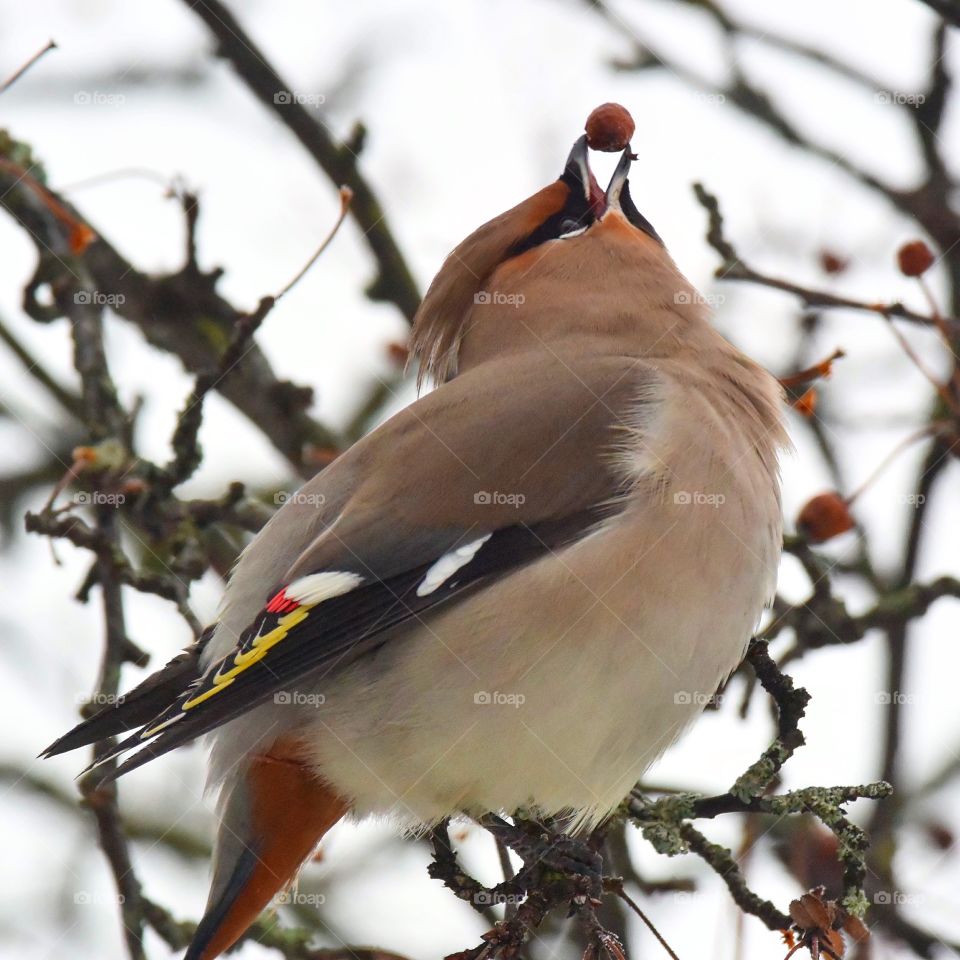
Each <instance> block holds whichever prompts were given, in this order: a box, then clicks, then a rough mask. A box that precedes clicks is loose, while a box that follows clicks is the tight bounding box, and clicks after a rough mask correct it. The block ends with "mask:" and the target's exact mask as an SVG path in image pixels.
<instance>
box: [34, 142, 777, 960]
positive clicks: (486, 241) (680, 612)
mask: <svg viewBox="0 0 960 960" xmlns="http://www.w3.org/2000/svg"><path fill="white" fill-rule="evenodd" d="M631 159H632V156H631V152H630V147H629V145H628V146H627V148H626V149H625V150H624V152H623V156H622V158H621V160H620V163H619V165H618V167H617V169H616V172H615V173H614V175H613V179H612V180H611V183H610V185H609V187H608V188H607V190H606V192H605V193H604V192H603V191H601V190H600V188H599V187H598V186H597V183H596V180H595V179H594V177H593V175H592V173H591V172H590V169H589V165H588V159H587V142H586V138H585V137H581V138H580V139H579V140H578V141H577V142H576V144H575V145H574V147H573V150H572V152H571V154H570V157H569V159H568V161H567V165H566V168H565V169H564V171H563V173H562V175H561V176H560V178H559V179H558V180H557V181H556V182H554V183H552V184H550V185H549V186H547V187H545V188H544V189H543V190H541V191H540V192H539V193H535V194H534V195H533V196H532V197H530V198H529V199H527V200H525V201H523V203H521V204H519V205H518V206H516V207H514V208H513V209H512V210H509V211H507V212H506V213H504V214H502V215H501V216H499V217H497V218H495V219H494V220H491V221H490V222H489V223H487V224H485V225H484V226H482V227H480V229H479V230H477V231H476V232H474V233H473V234H471V235H470V236H469V237H468V238H467V239H466V240H464V241H463V243H461V244H460V245H459V246H458V247H457V248H456V249H455V250H454V251H453V253H452V254H450V256H449V257H448V258H447V260H446V261H445V263H444V264H443V266H442V268H441V269H440V272H439V274H438V275H437V277H436V279H435V280H434V281H433V283H432V284H431V286H430V289H429V291H428V292H427V295H426V297H425V298H424V300H423V303H422V304H421V306H420V310H419V312H418V314H417V318H416V321H415V324H414V329H413V341H412V342H413V352H414V356H416V357H417V358H418V359H419V361H420V365H421V366H420V373H421V376H430V377H432V378H433V379H435V380H436V381H437V382H438V383H439V384H440V386H439V388H438V389H436V390H435V391H433V392H432V393H429V394H427V395H426V396H424V397H422V398H421V399H419V400H417V401H416V402H415V403H413V404H411V405H410V406H409V407H407V408H406V409H405V410H403V411H401V412H400V413H398V414H397V415H396V416H394V417H393V418H392V419H390V420H389V421H387V422H386V423H385V424H383V425H382V426H381V427H379V428H378V429H377V430H375V431H374V432H373V433H371V434H370V435H369V436H367V437H365V438H364V439H363V440H361V441H360V442H358V443H357V444H356V445H355V446H353V447H352V448H351V449H350V450H348V451H347V452H346V453H345V454H343V455H342V456H341V457H340V458H339V459H337V460H336V461H334V463H333V464H332V465H331V466H329V467H327V468H326V469H325V470H324V471H323V472H322V473H321V474H320V475H318V476H317V477H315V478H314V479H313V480H311V481H310V482H309V483H307V484H306V486H305V487H304V488H303V490H302V491H301V493H300V494H299V495H297V496H293V497H291V498H290V499H289V501H288V502H287V503H285V504H284V506H283V507H282V509H280V510H279V511H278V512H277V514H276V515H275V516H274V517H273V518H272V519H271V521H270V522H269V523H268V524H267V525H266V527H264V529H263V530H262V531H261V533H260V534H259V535H258V536H257V537H256V538H255V539H254V541H253V542H252V543H251V544H250V546H249V547H248V548H247V549H246V550H245V551H244V553H243V555H242V557H241V559H240V561H239V563H238V565H237V568H236V570H235V572H234V574H233V576H232V578H231V580H230V584H229V586H228V588H227V591H226V595H225V597H224V601H223V605H222V612H221V615H220V619H219V620H218V622H217V623H216V624H215V625H214V626H213V627H212V628H211V629H210V630H208V631H207V634H205V637H204V639H203V640H201V641H200V642H199V643H198V644H197V645H196V646H195V647H194V648H192V649H191V650H188V651H187V652H186V653H184V654H182V655H181V656H180V657H179V658H177V659H176V660H174V661H172V662H171V663H170V664H168V666H167V667H166V668H165V669H164V670H163V671H160V672H159V673H158V674H155V675H154V676H153V677H151V678H150V679H148V680H147V681H146V682H145V683H143V684H142V685H141V686H140V687H138V688H137V689H136V690H134V691H133V692H132V693H131V694H129V695H128V696H127V697H126V698H125V699H124V700H123V702H122V703H120V704H118V705H116V706H111V707H108V708H106V709H104V710H103V711H101V712H100V713H99V714H97V715H96V716H94V717H92V718H91V719H89V720H87V721H86V722H84V723H82V724H80V725H79V726H78V727H77V728H75V729H74V730H72V731H71V732H70V733H68V734H66V735H65V736H64V737H62V738H61V739H60V740H58V741H57V742H56V743H54V744H52V745H51V746H50V747H49V748H48V749H47V751H46V753H47V754H48V755H53V754H57V753H62V752H63V751H66V750H71V749H73V748H75V747H78V746H81V745H84V744H89V743H93V742H96V741H99V740H101V739H104V738H106V737H111V736H114V735H118V734H123V733H127V734H128V736H127V737H126V738H125V739H123V740H122V741H121V742H120V743H119V744H118V745H117V746H116V747H114V748H113V749H112V750H111V751H110V752H109V753H108V754H107V756H108V757H112V756H117V755H119V754H121V753H124V752H126V751H128V750H131V749H132V748H135V747H139V748H140V749H139V750H138V751H137V752H136V753H134V754H132V755H131V756H130V757H128V758H127V759H126V760H125V761H123V762H122V763H121V764H120V765H119V767H118V768H117V770H116V772H112V771H111V772H108V774H107V776H110V777H112V776H115V775H119V774H121V773H124V772H126V771H128V770H132V769H134V768H135V767H138V766H140V765H141V764H143V763H145V762H146V761H147V760H150V759H152V758H154V757H156V756H159V755H160V754H163V753H166V752H167V751H168V750H171V749H172V748H174V747H176V746H179V745H180V744H182V743H186V742H188V741H191V740H194V739H195V738H196V737H198V736H200V735H201V734H207V733H212V737H211V739H212V757H211V773H210V783H211V784H212V785H214V786H215V787H218V788H219V791H220V794H219V806H218V811H219V818H220V829H219V833H218V836H217V842H216V854H215V860H214V869H213V881H212V886H211V891H210V897H209V901H208V903H207V908H206V913H205V915H204V917H203V920H202V922H201V923H200V926H199V929H198V930H197V933H196V936H195V938H194V941H193V943H192V945H191V947H190V949H189V950H188V952H187V958H189V960H211V958H213V957H216V956H218V955H219V954H220V953H221V952H222V951H224V950H226V949H227V948H228V947H229V946H230V945H231V944H232V943H234V942H235V941H236V940H237V938H238V937H239V936H240V935H241V934H242V933H243V931H244V930H245V929H246V928H247V927H248V926H249V925H250V924H251V923H252V922H253V920H254V919H255V918H256V917H257V915H258V914H259V913H260V911H261V910H262V909H263V908H264V907H266V906H267V905H268V904H269V903H270V901H271V899H272V898H273V897H274V896H275V894H276V893H277V892H278V891H279V890H280V889H281V888H283V887H284V886H285V885H286V884H287V883H289V882H290V881H291V879H292V878H293V877H294V876H295V874H296V872H297V870H298V868H299V867H300V865H301V864H302V863H303V862H304V860H305V859H307V857H309V855H310V854H311V853H312V851H313V850H314V849H315V847H316V845H317V843H318V842H319V840H320V838H321V837H322V836H323V835H324V833H325V832H326V831H327V830H328V829H329V828H330V827H331V826H332V825H333V824H335V823H337V821H339V820H340V819H341V818H343V817H345V816H350V817H354V818H362V817H365V816H367V815H368V814H371V813H379V814H388V815H391V816H393V817H394V818H395V819H396V820H398V821H400V822H401V823H403V824H404V825H407V826H413V827H422V826H424V825H430V824H434V823H436V822H438V821H440V820H441V819H442V818H445V817H448V816H454V815H457V814H467V815H473V816H477V815H481V814H483V813H485V812H488V811H500V812H505V813H507V814H509V813H511V812H512V811H514V810H516V809H518V808H521V807H525V808H527V809H532V810H534V811H538V812H540V813H541V814H543V815H552V814H566V815H569V816H570V820H569V821H568V822H569V823H570V829H571V830H577V829H580V828H583V827H588V826H590V825H594V824H597V823H598V822H599V821H601V820H602V819H603V818H604V817H605V816H606V815H608V814H609V813H610V812H611V811H613V810H614V808H615V807H616V806H617V805H618V804H619V802H620V801H621V800H622V799H623V798H624V796H625V795H626V794H627V793H628V792H629V790H630V789H631V787H632V786H633V785H634V784H635V783H636V781H637V780H638V779H639V778H640V776H641V774H642V773H643V772H644V770H645V769H646V768H647V767H648V766H649V765H650V763H651V762H652V761H653V760H654V759H656V758H657V756H659V754H660V753H661V752H662V751H663V750H664V748H665V747H667V746H668V745H669V744H670V743H671V742H672V741H673V740H674V739H675V738H676V737H677V736H678V735H679V734H680V732H681V731H682V730H683V729H684V727H686V726H687V724H688V723H689V722H690V721H691V719H692V718H693V717H694V715H695V714H696V713H697V712H698V711H699V709H700V706H699V705H700V704H702V703H703V702H704V700H705V698H707V697H709V696H710V695H711V694H712V693H714V691H715V690H716V689H717V686H718V685H719V684H720V683H721V682H722V681H723V680H724V678H725V677H727V675H728V674H729V673H730V671H731V670H733V669H734V667H736V665H737V664H738V662H739V661H740V659H741V657H742V656H743V653H744V649H745V645H746V643H747V641H748V639H749V637H750V635H751V631H752V630H753V628H754V627H755V625H756V623H757V620H758V618H759V616H760V613H761V610H762V608H763V605H764V603H765V601H766V600H767V599H768V598H769V597H770V596H771V595H772V592H773V589H774V583H775V576H776V570H777V563H778V558H779V554H780V539H781V527H780V501H779V483H778V470H777V451H778V448H779V447H781V446H782V445H783V444H784V442H785V437H784V431H783V425H782V422H781V397H780V390H779V387H778V385H777V383H776V381H775V380H774V379H773V377H771V376H770V375H769V374H767V373H766V372H765V371H764V370H762V369H761V368H760V367H759V366H757V365H756V364H755V363H753V362H751V361H750V360H749V359H747V357H745V356H744V355H743V354H742V353H740V352H739V351H738V350H737V349H735V348H734V347H733V346H731V345H730V344H729V343H728V342H727V341H726V340H724V339H723V338H722V337H721V336H720V335H719V334H718V333H717V332H716V331H715V330H714V329H713V327H712V326H711V325H710V322H709V319H708V315H707V314H708V311H707V308H706V307H705V305H704V301H703V298H702V297H700V296H699V295H698V294H697V293H696V291H695V290H694V289H693V287H691V285H690V284H689V283H688V282H687V280H686V279H685V278H684V277H683V276H682V275H681V274H680V273H679V271H678V270H677V267H676V266H675V264H674V263H673V261H672V260H671V258H670V256H669V254H668V253H667V251H666V250H665V249H664V246H663V243H662V241H661V240H660V238H659V237H658V236H657V233H656V232H655V231H654V229H653V227H652V226H651V225H650V224H649V223H648V222H647V221H646V220H645V219H644V218H643V217H642V216H641V215H640V213H639V212H638V210H637V208H636V207H635V206H634V203H633V201H632V200H631V198H630V193H629V189H628V185H627V173H628V171H629V168H630V162H631Z"/></svg>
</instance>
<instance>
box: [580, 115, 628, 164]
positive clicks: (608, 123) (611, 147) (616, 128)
mask: <svg viewBox="0 0 960 960" xmlns="http://www.w3.org/2000/svg"><path fill="white" fill-rule="evenodd" d="M585 129H586V131H587V146H589V147H590V148H591V149H592V150H600V151H602V152H604V153H616V152H617V151H618V150H622V149H623V148H624V147H625V146H626V145H627V144H628V143H629V142H630V138H631V137H632V136H633V131H634V130H635V129H636V128H635V126H634V123H633V117H631V116H630V112H629V111H628V110H627V108H626V107H622V106H620V104H619V103H603V104H601V105H600V106H599V107H597V109H596V110H594V111H593V113H591V114H590V116H589V117H587V125H586V128H585Z"/></svg>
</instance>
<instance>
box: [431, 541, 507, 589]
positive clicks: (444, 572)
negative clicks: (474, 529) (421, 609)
mask: <svg viewBox="0 0 960 960" xmlns="http://www.w3.org/2000/svg"><path fill="white" fill-rule="evenodd" d="M491 536H493V534H490V533H488V534H487V535H486V536H484V537H480V539H479V540H474V541H473V542H472V543H465V544H464V545H463V546H462V547H457V549H456V550H451V551H450V552H449V553H445V554H444V555H443V556H442V557H441V558H440V559H439V560H438V561H437V562H436V563H435V564H434V565H433V566H432V567H431V568H430V569H429V570H428V571H427V572H426V575H425V576H424V578H423V580H422V581H421V582H420V586H419V587H417V596H418V597H425V596H427V595H428V594H431V593H433V591H434V590H436V589H437V587H439V586H442V585H443V583H444V582H445V581H447V580H449V579H450V577H452V576H453V575H454V574H455V573H456V572H457V571H458V570H459V569H460V568H461V567H463V566H466V565H467V564H468V563H469V562H470V561H471V560H472V559H473V558H474V557H475V556H476V554H477V551H478V550H479V549H480V548H481V547H482V546H483V545H484V544H485V543H486V542H487V541H488V540H489V539H490V537H491Z"/></svg>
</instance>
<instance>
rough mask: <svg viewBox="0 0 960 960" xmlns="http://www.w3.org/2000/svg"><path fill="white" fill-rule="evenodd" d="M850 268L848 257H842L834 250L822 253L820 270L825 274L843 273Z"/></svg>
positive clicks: (822, 251)
mask: <svg viewBox="0 0 960 960" xmlns="http://www.w3.org/2000/svg"><path fill="white" fill-rule="evenodd" d="M849 266H850V261H849V259H848V258H847V257H841V256H840V254H838V253H834V252H833V251H832V250H821V251H820V269H821V270H822V271H823V272H824V273H830V274H836V273H843V271H844V270H846V269H847V267H849Z"/></svg>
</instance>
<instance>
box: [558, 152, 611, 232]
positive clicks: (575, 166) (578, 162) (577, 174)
mask: <svg viewBox="0 0 960 960" xmlns="http://www.w3.org/2000/svg"><path fill="white" fill-rule="evenodd" d="M564 173H565V174H566V176H567V177H568V178H572V179H573V180H575V181H576V182H578V183H579V184H580V187H581V189H582V190H583V198H584V200H586V201H587V205H588V206H589V207H590V209H591V210H592V211H593V215H594V216H595V217H597V218H598V219H599V218H600V217H602V216H603V212H604V210H605V209H606V206H607V205H606V201H605V200H604V196H603V191H602V190H601V189H600V184H599V183H597V178H596V177H595V176H594V175H593V171H592V170H591V169H590V158H589V148H588V147H587V137H586V134H584V135H583V136H582V137H580V139H579V140H577V142H576V143H575V144H574V145H573V149H572V150H571V151H570V155H569V156H568V157H567V163H566V166H565V168H564Z"/></svg>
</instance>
